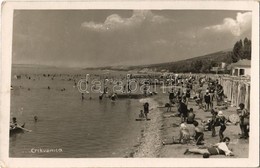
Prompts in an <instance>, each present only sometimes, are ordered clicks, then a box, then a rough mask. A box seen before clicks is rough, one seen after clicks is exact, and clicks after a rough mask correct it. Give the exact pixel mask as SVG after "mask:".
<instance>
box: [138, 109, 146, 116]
mask: <svg viewBox="0 0 260 168" xmlns="http://www.w3.org/2000/svg"><path fill="white" fill-rule="evenodd" d="M144 117H145V116H144V111H143V110H140V114H139V118H144Z"/></svg>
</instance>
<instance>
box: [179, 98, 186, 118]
mask: <svg viewBox="0 0 260 168" xmlns="http://www.w3.org/2000/svg"><path fill="white" fill-rule="evenodd" d="M178 111H179V113H180V116H181V123H183V122H186V119H187V116H188V108H187V105H186V104H185V103H184V102H183V101H182V100H179V107H178Z"/></svg>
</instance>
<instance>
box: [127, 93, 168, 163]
mask: <svg viewBox="0 0 260 168" xmlns="http://www.w3.org/2000/svg"><path fill="white" fill-rule="evenodd" d="M158 98H160V97H159V96H156V98H154V97H150V98H145V99H142V100H145V101H148V102H149V104H150V108H154V110H152V111H151V112H149V113H148V118H151V120H150V121H143V122H145V125H144V126H143V129H142V130H141V138H140V141H139V143H138V145H135V148H134V150H133V151H132V152H131V153H130V157H133V158H144V157H146V158H149V157H150V158H155V157H158V156H159V155H160V150H161V148H162V143H161V142H162V136H161V130H160V128H161V126H162V124H163V118H162V111H161V110H160V109H158V108H157V107H158V106H159V102H158V101H157V99H158ZM140 101H141V100H140Z"/></svg>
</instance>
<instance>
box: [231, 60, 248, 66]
mask: <svg viewBox="0 0 260 168" xmlns="http://www.w3.org/2000/svg"><path fill="white" fill-rule="evenodd" d="M231 67H251V60H247V59H243V60H239V61H238V62H236V63H232V64H231Z"/></svg>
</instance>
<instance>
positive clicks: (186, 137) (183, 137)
mask: <svg viewBox="0 0 260 168" xmlns="http://www.w3.org/2000/svg"><path fill="white" fill-rule="evenodd" d="M189 142H190V132H189V130H188V128H187V126H186V125H185V124H184V123H182V124H181V125H180V137H179V143H181V144H187V143H189Z"/></svg>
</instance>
